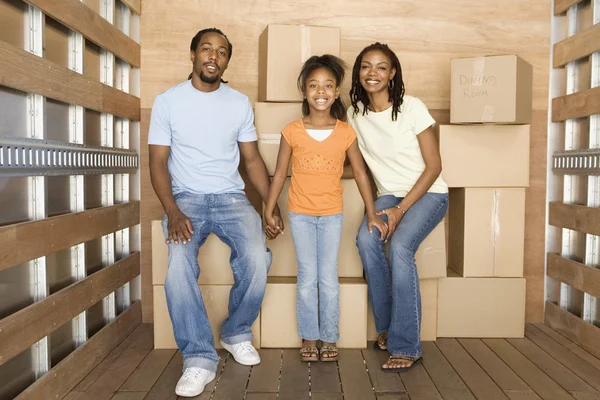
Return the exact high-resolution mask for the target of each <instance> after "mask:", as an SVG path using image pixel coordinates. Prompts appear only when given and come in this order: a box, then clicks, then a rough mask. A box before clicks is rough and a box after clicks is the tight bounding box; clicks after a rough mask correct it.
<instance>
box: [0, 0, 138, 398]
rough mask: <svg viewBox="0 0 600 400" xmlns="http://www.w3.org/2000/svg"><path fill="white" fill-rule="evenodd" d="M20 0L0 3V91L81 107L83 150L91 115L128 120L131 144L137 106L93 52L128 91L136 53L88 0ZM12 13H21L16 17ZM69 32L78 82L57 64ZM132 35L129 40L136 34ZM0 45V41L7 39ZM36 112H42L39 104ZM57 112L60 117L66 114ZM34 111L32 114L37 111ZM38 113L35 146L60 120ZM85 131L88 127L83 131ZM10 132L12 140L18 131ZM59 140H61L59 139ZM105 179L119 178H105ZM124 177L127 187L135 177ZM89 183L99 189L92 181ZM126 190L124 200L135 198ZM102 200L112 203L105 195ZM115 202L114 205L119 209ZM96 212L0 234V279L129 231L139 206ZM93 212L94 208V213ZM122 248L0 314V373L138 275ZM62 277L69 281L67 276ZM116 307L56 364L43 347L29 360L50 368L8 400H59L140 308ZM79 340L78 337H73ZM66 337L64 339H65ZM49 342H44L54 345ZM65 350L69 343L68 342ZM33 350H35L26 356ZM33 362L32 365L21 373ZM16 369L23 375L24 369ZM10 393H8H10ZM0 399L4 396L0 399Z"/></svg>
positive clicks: (7, 228) (125, 331) (2, 118)
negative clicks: (111, 82) (44, 361)
mask: <svg viewBox="0 0 600 400" xmlns="http://www.w3.org/2000/svg"><path fill="white" fill-rule="evenodd" d="M24 1H25V2H21V1H20V0H16V1H13V2H10V3H8V2H6V1H3V2H0V8H1V9H2V10H1V11H0V86H1V87H2V88H3V89H6V88H11V89H16V90H19V91H22V92H26V93H33V94H37V95H41V96H44V97H45V100H47V101H48V103H47V104H48V105H49V104H50V103H51V101H55V102H62V103H66V105H76V106H81V107H84V108H85V110H84V112H85V114H86V119H87V121H86V122H87V123H88V124H87V125H86V126H85V127H84V139H83V140H84V144H85V145H90V144H91V145H97V144H99V143H95V142H91V141H92V140H93V139H91V140H90V139H89V138H91V137H93V136H94V135H92V133H97V132H92V129H93V128H92V127H93V124H90V121H92V117H91V116H92V115H97V117H96V118H95V119H94V120H93V122H96V124H95V125H96V126H97V129H100V121H99V118H100V112H105V113H109V114H113V115H114V116H117V117H122V118H126V119H128V120H129V121H128V123H133V124H134V125H128V126H130V127H131V136H132V138H133V139H137V137H136V136H135V135H136V134H137V131H136V128H137V121H139V119H140V99H139V97H138V96H136V95H135V94H136V93H135V90H132V91H131V92H132V93H133V94H130V93H126V91H124V90H121V89H119V88H118V87H111V86H108V85H107V84H104V83H101V79H100V70H101V68H100V51H101V48H102V49H105V50H107V51H110V52H111V53H114V54H115V55H116V57H118V58H120V59H121V60H124V61H126V62H128V63H129V64H131V65H132V66H133V67H134V68H132V70H131V71H130V72H131V74H132V75H133V76H134V78H133V79H131V84H130V85H129V86H128V87H132V89H133V88H135V87H137V81H136V79H135V77H136V76H137V72H136V71H135V68H137V67H139V65H140V46H139V44H138V43H137V42H136V41H135V40H134V39H132V38H130V37H128V36H127V35H125V34H124V33H123V32H122V31H121V30H120V29H119V26H118V25H117V24H112V23H109V22H108V20H107V19H105V18H103V17H102V16H100V14H98V12H99V9H98V7H99V5H100V3H99V2H98V1H96V2H95V5H96V6H97V7H95V8H93V7H91V6H92V5H93V4H92V3H93V2H90V1H83V2H82V1H79V0H61V1H56V0H24ZM86 3H87V4H86ZM113 3H114V2H113ZM126 3H127V5H128V7H131V8H132V9H133V12H135V11H136V10H137V12H139V10H140V7H141V1H140V0H128V1H127V2H126ZM27 4H29V5H31V6H34V7H36V8H39V11H41V13H42V14H44V16H43V19H37V17H36V18H35V19H36V20H37V21H39V22H38V23H41V25H37V24H36V25H32V27H31V29H35V30H37V29H39V26H42V27H44V26H45V29H43V31H42V32H39V33H40V34H41V35H42V36H41V38H42V40H43V41H42V42H41V43H40V44H42V43H43V44H44V46H43V52H40V54H39V55H36V54H37V53H35V54H34V52H30V51H27V50H24V48H25V49H28V48H29V45H27V46H23V44H24V43H25V41H24V38H23V33H24V29H23V26H24V25H25V26H27V24H24V21H25V20H26V18H31V20H33V19H34V18H32V17H33V16H35V15H38V14H37V11H35V14H34V13H33V9H32V11H31V12H30V14H29V15H27V14H26V13H27V12H28V11H25V10H28V9H29V7H28V6H27ZM123 8H124V7H123ZM109 10H110V8H109ZM21 11H25V13H23V12H21ZM115 12H116V11H115ZM127 15H129V13H127ZM132 20H133V21H137V17H135V18H132ZM27 29H30V28H29V27H28V28H27ZM69 29H72V30H74V31H76V32H78V33H80V34H81V35H82V36H83V37H84V38H85V40H86V41H87V43H86V44H85V45H84V47H82V48H81V49H80V50H81V51H83V52H84V60H83V64H84V71H83V72H84V73H83V74H80V73H77V72H75V71H74V70H71V69H70V68H69V66H68V63H67V60H68V58H69V57H68V49H69V46H68V35H69ZM135 34H136V35H137V32H136V33H135ZM13 35H14V36H15V37H16V39H14V40H13V39H11V36H13ZM7 38H8V39H10V40H7ZM35 40H37V39H35ZM73 51H76V50H73ZM127 91H128V90H127ZM45 100H44V101H45ZM43 104H44V106H43V107H44V108H45V106H46V103H45V102H44V103H43ZM64 108H65V109H68V108H67V107H66V106H65V107H64ZM35 110H36V112H37V111H38V109H37V108H36V109H35ZM23 113H25V110H23ZM43 113H44V115H43V116H44V120H43V122H44V124H43V128H41V130H40V132H37V128H36V133H37V135H40V136H39V137H43V138H44V139H48V132H49V131H50V130H51V129H55V130H58V129H61V128H63V127H64V125H63V126H60V125H57V123H60V122H61V121H57V119H56V118H55V116H56V114H55V115H52V116H51V115H49V114H48V115H46V114H45V113H46V111H45V110H44V111H43ZM9 114H10V113H4V114H3V115H0V123H6V121H7V120H10V118H11V117H12V115H9ZM38 115H39V114H38ZM46 117H47V118H46ZM65 118H66V117H65ZM65 124H66V123H65ZM88 125H89V127H90V128H88ZM65 129H66V128H65ZM128 132H129V130H128ZM15 133H16V135H17V136H19V135H21V134H23V133H25V132H15ZM65 133H66V134H68V132H65ZM128 134H129V133H128ZM95 136H96V137H97V138H99V137H100V134H99V133H98V134H97V135H95ZM36 137H38V136H36ZM54 140H56V139H54ZM61 140H62V141H63V142H66V141H67V139H60V140H59V141H61ZM116 147H119V146H116ZM55 155H56V154H55ZM74 170H75V173H79V174H82V173H83V170H81V169H79V168H74ZM114 172H120V171H116V170H115V171H114ZM132 176H133V179H135V175H132ZM84 181H85V180H84ZM115 181H116V180H115ZM67 182H68V181H67ZM96 182H100V181H99V180H97V181H96ZM132 183H133V182H132ZM86 184H87V183H86ZM44 187H45V188H46V189H47V188H48V186H46V183H44ZM134 188H135V183H134V184H133V185H131V186H130V189H134ZM131 191H132V192H134V191H135V190H131ZM67 193H68V192H67ZM71 195H73V193H71ZM85 196H87V194H85ZM111 196H113V195H112V194H111ZM134 196H135V195H132V196H131V197H134ZM55 197H56V196H55ZM113 197H114V196H113ZM118 200H119V199H117V201H116V202H117V203H119V201H118ZM41 201H42V202H46V206H48V207H49V208H50V207H51V204H52V202H51V201H50V200H44V199H42V200H41ZM67 204H68V203H67ZM103 205H104V203H103V204H91V202H86V203H85V206H84V208H85V210H83V211H80V212H68V211H69V206H67V210H64V211H61V213H60V215H56V216H50V217H47V218H41V219H36V220H33V221H28V222H21V223H12V224H7V225H3V226H2V227H0V271H2V272H4V271H5V270H8V269H9V268H16V269H21V270H24V269H25V268H26V267H24V266H23V265H22V264H23V263H27V262H29V261H32V260H34V259H37V258H38V257H44V256H52V255H55V254H56V253H57V252H59V251H62V250H66V249H69V248H71V247H72V246H75V245H78V244H81V243H84V242H87V241H92V240H96V239H99V238H101V237H102V236H103V235H107V234H111V233H116V232H119V231H121V230H123V229H124V228H132V227H135V226H137V225H139V223H140V202H139V201H129V195H128V198H126V199H123V202H122V203H121V204H117V205H112V206H103ZM10 206H15V204H12V203H11V204H10ZM94 206H97V207H96V208H94ZM61 210H62V209H61ZM64 212H67V213H64ZM45 216H46V215H45V213H44V217H45ZM31 219H33V218H31ZM128 234H129V233H127V235H128ZM113 240H115V239H113ZM128 246H129V248H130V250H131V251H130V250H127V252H129V253H130V254H128V255H124V257H121V255H120V254H117V255H116V258H117V261H115V262H113V263H110V261H109V262H108V263H107V264H109V265H103V268H100V269H99V270H97V271H94V272H92V271H91V270H90V269H88V272H89V274H86V275H87V276H85V277H84V278H82V279H78V278H77V277H75V276H69V278H70V279H72V280H74V283H72V284H70V285H68V286H66V287H64V288H62V289H60V290H57V289H56V288H54V290H52V289H53V288H52V286H50V290H48V293H47V296H46V295H44V298H42V299H39V300H37V299H36V301H35V302H34V303H33V304H30V305H27V304H25V305H19V309H18V311H16V312H13V313H11V314H8V315H3V316H2V318H1V319H0V366H3V367H5V364H6V365H8V363H9V362H11V361H12V360H14V359H15V358H16V357H18V356H19V355H21V354H22V353H23V352H24V351H28V350H29V349H30V347H31V346H32V345H34V344H35V343H36V342H38V341H39V340H40V339H42V338H44V337H46V336H48V337H52V335H54V334H55V333H57V332H61V329H62V328H61V327H63V326H66V324H68V323H70V322H71V320H72V319H74V318H75V317H77V316H78V315H79V314H81V313H82V312H84V311H86V310H90V309H91V308H94V307H95V306H96V305H97V304H100V306H101V307H102V303H101V302H102V299H103V298H105V297H106V296H109V295H110V294H111V293H114V292H115V291H117V290H118V289H119V288H121V287H123V285H125V284H126V283H128V282H132V281H133V280H134V279H135V278H136V277H137V276H139V275H140V265H141V264H140V253H139V251H135V250H137V249H138V245H137V243H136V241H134V240H131V243H130V244H129V245H128ZM115 247H116V246H115ZM86 260H87V259H86ZM42 265H44V264H42ZM74 265H75V264H73V266H74ZM83 267H84V269H85V267H86V265H83ZM59 268H61V269H62V270H63V271H64V270H66V271H69V266H68V265H67V266H66V268H65V266H63V265H61V266H59ZM48 269H50V267H48ZM42 271H43V270H42ZM42 275H43V277H44V278H43V280H42V285H43V284H44V283H43V282H45V279H46V275H47V274H46V273H45V272H44V273H42ZM48 275H49V274H48ZM68 275H70V273H69V272H67V276H68ZM32 279H33V278H32ZM4 283H9V284H11V283H13V282H12V281H10V279H9V281H7V282H4ZM38 284H39V282H38V278H36V285H38ZM46 285H48V283H46ZM5 286H6V285H5ZM36 290H37V289H36ZM127 290H129V289H127ZM116 303H117V302H116ZM123 303H126V302H123ZM127 303H128V302H127ZM15 304H17V303H15ZM125 307H127V308H126V309H124V310H123V309H119V310H117V309H116V308H115V310H114V311H115V314H118V315H116V316H114V317H112V316H111V317H110V319H111V322H110V323H108V324H106V325H104V321H101V324H102V325H101V326H99V327H98V329H96V327H94V328H93V329H96V330H95V331H94V332H91V331H92V329H89V330H88V332H87V333H89V335H90V337H88V336H87V333H86V334H85V339H86V340H85V342H84V343H83V344H81V345H80V346H79V347H78V348H77V349H75V350H73V351H69V352H68V353H67V354H65V357H64V358H62V359H61V361H60V362H55V360H54V357H53V356H54V353H53V351H54V350H53V349H52V348H51V346H48V348H47V349H40V350H39V354H38V356H39V357H44V354H45V352H46V351H47V352H48V354H49V355H50V356H52V357H51V358H52V359H51V360H50V365H49V367H50V368H51V369H50V371H48V372H46V373H45V374H44V375H43V376H42V377H41V378H39V379H37V380H36V381H35V383H33V384H32V385H31V386H30V387H29V388H27V389H26V390H25V391H24V392H22V393H21V394H20V395H19V396H20V397H18V398H19V399H41V398H52V399H60V398H63V396H64V395H65V394H66V393H68V392H69V391H70V390H71V389H72V388H73V387H74V385H76V384H77V383H78V382H79V380H81V379H82V378H83V377H84V376H85V375H87V373H88V372H89V371H90V370H91V369H93V368H94V367H95V366H96V365H97V364H98V363H100V361H102V359H104V357H106V356H107V355H108V354H109V353H110V352H111V351H112V350H113V349H114V348H115V347H117V345H118V344H119V343H120V342H121V341H123V340H124V339H125V338H126V337H127V336H128V335H129V334H130V333H131V332H132V331H133V330H134V328H135V327H136V326H137V325H139V324H140V322H141V302H139V301H133V302H132V304H131V305H129V304H125V305H124V308H125ZM119 311H120V313H119ZM87 327H88V328H89V327H92V325H91V324H88V326H87ZM67 328H68V326H67ZM63 331H64V330H63ZM67 331H68V330H67ZM90 332H91V333H90ZM79 333H80V334H82V333H85V332H82V331H80V332H79ZM92 333H93V335H92ZM68 336H69V340H71V334H69V335H68ZM88 339H89V340H88ZM51 340H52V341H54V338H52V339H51ZM71 341H72V343H73V344H75V342H76V338H73V339H72V340H71ZM53 344H54V345H55V346H56V347H57V348H58V347H59V346H60V343H53ZM42 347H43V346H42ZM37 351H38V350H35V352H37ZM35 363H36V362H35V361H34V362H33V364H31V365H34V364H35ZM10 367H11V368H13V369H15V370H17V371H18V370H19V367H18V366H15V365H11V366H10ZM25 368H29V367H28V366H25ZM42 368H43V367H42ZM5 369H6V367H5ZM3 372H6V371H5V370H3ZM42 372H44V371H42ZM19 373H22V377H25V376H27V373H29V371H26V370H22V371H20V372H19ZM27 379H29V378H27ZM11 380H13V382H11ZM7 382H8V383H7V384H5V382H2V384H0V386H1V389H3V390H4V389H6V388H7V387H8V389H9V390H11V391H14V390H15V389H19V390H21V389H22V386H23V385H24V384H26V383H27V380H22V378H21V380H20V381H17V380H14V378H10V379H9V380H8V381H7ZM11 384H14V385H15V386H14V387H10V386H9V385H11ZM17 385H18V387H17ZM2 393H3V394H6V392H2ZM10 394H11V393H9V395H10ZM15 394H16V393H15ZM0 397H2V395H0ZM11 398H12V396H11Z"/></svg>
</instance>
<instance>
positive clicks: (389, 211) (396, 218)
mask: <svg viewBox="0 0 600 400" xmlns="http://www.w3.org/2000/svg"><path fill="white" fill-rule="evenodd" d="M383 214H385V215H387V225H388V231H387V235H386V236H385V240H386V242H387V241H388V240H390V238H391V237H392V236H393V235H394V232H395V231H396V228H397V227H398V224H399V223H400V221H402V217H404V211H403V210H401V209H399V208H397V207H391V208H385V209H383V210H381V211H378V212H377V215H383Z"/></svg>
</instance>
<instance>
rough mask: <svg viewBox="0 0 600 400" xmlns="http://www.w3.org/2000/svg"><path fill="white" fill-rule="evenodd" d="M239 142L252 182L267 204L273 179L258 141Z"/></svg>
mask: <svg viewBox="0 0 600 400" xmlns="http://www.w3.org/2000/svg"><path fill="white" fill-rule="evenodd" d="M238 144H239V146H240V153H241V155H242V158H243V160H244V165H245V167H246V171H247V172H248V177H249V178H250V182H252V184H253V185H254V187H255V188H256V190H257V191H258V193H259V194H260V197H261V199H262V200H263V202H264V203H265V204H266V203H267V200H268V198H269V187H270V185H271V181H270V179H269V173H268V172H267V167H266V166H265V162H264V161H263V159H262V157H261V156H260V153H259V152H258V142H256V141H253V142H238Z"/></svg>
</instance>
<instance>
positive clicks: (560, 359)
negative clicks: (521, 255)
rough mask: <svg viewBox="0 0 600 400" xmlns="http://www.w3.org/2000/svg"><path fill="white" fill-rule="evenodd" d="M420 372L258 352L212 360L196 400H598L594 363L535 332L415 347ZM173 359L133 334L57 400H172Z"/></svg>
mask: <svg viewBox="0 0 600 400" xmlns="http://www.w3.org/2000/svg"><path fill="white" fill-rule="evenodd" d="M423 353H424V355H423V364H421V365H419V366H418V367H416V368H414V369H413V370H411V371H409V372H406V373H402V374H387V373H385V374H384V373H382V372H381V370H380V365H381V363H382V361H384V359H385V356H386V354H385V353H383V352H379V351H375V350H373V349H372V348H371V349H366V350H342V351H341V352H340V360H339V362H338V363H312V364H306V363H302V362H300V360H299V358H298V354H297V351H296V350H277V349H263V350H260V354H261V357H262V363H261V364H260V365H258V366H255V367H244V366H242V365H239V364H237V363H236V362H234V361H233V359H232V358H231V357H228V356H227V355H226V353H221V356H222V357H221V362H220V364H219V367H218V373H217V378H216V379H215V380H214V381H213V382H212V383H211V384H210V385H209V386H208V387H207V389H206V391H205V393H203V394H201V395H200V396H198V397H196V399H203V400H209V399H214V400H219V399H221V400H237V399H240V400H242V399H245V400H262V399H264V400H275V399H280V400H286V399H290V400H301V399H309V398H312V399H315V400H342V399H343V400H354V399H356V400H369V399H371V400H379V399H380V400H391V399H399V400H409V399H411V400H417V399H419V400H421V399H448V400H450V399H482V400H494V399H514V400H532V399H548V400H561V399H580V400H592V399H600V360H599V359H597V358H595V357H594V356H592V355H590V354H589V353H587V352H586V351H584V350H582V349H581V348H580V347H578V346H576V345H575V344H573V343H572V342H570V341H569V340H567V339H566V338H564V337H563V336H561V335H559V334H558V333H556V332H554V331H553V330H551V329H550V328H548V327H546V326H544V325H528V326H527V330H526V338H525V339H508V340H504V339H481V340H480V339H438V340H437V341H436V342H435V343H434V342H427V343H423ZM181 366H182V360H181V355H180V354H179V352H175V351H172V350H153V349H152V325H148V324H145V325H141V326H140V327H139V328H138V329H137V330H136V331H135V332H134V333H133V334H132V335H131V336H129V338H128V339H127V340H126V341H125V342H123V343H122V344H121V345H120V346H119V347H118V348H117V349H115V350H114V351H113V352H112V353H111V354H110V355H109V356H108V357H107V358H106V359H105V360H104V361H103V362H102V363H101V364H100V365H99V366H98V367H97V368H96V369H95V370H94V371H92V372H91V373H90V374H89V375H88V376H87V377H86V378H85V379H84V380H83V381H82V382H80V383H79V385H78V386H77V387H75V389H74V390H73V391H72V392H71V393H69V395H68V396H67V397H65V399H67V400H76V399H82V400H83V399H85V400H111V399H112V400H142V399H144V400H177V396H175V393H174V388H175V383H176V382H177V380H178V379H179V377H180V375H181Z"/></svg>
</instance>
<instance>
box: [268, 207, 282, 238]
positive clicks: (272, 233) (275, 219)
mask: <svg viewBox="0 0 600 400" xmlns="http://www.w3.org/2000/svg"><path fill="white" fill-rule="evenodd" d="M265 221H266V222H267V227H266V228H265V233H266V234H267V239H269V240H272V239H275V238H276V237H277V236H279V234H280V233H281V234H282V235H283V228H284V226H283V220H282V219H281V216H280V215H279V211H274V212H271V213H270V214H265Z"/></svg>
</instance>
